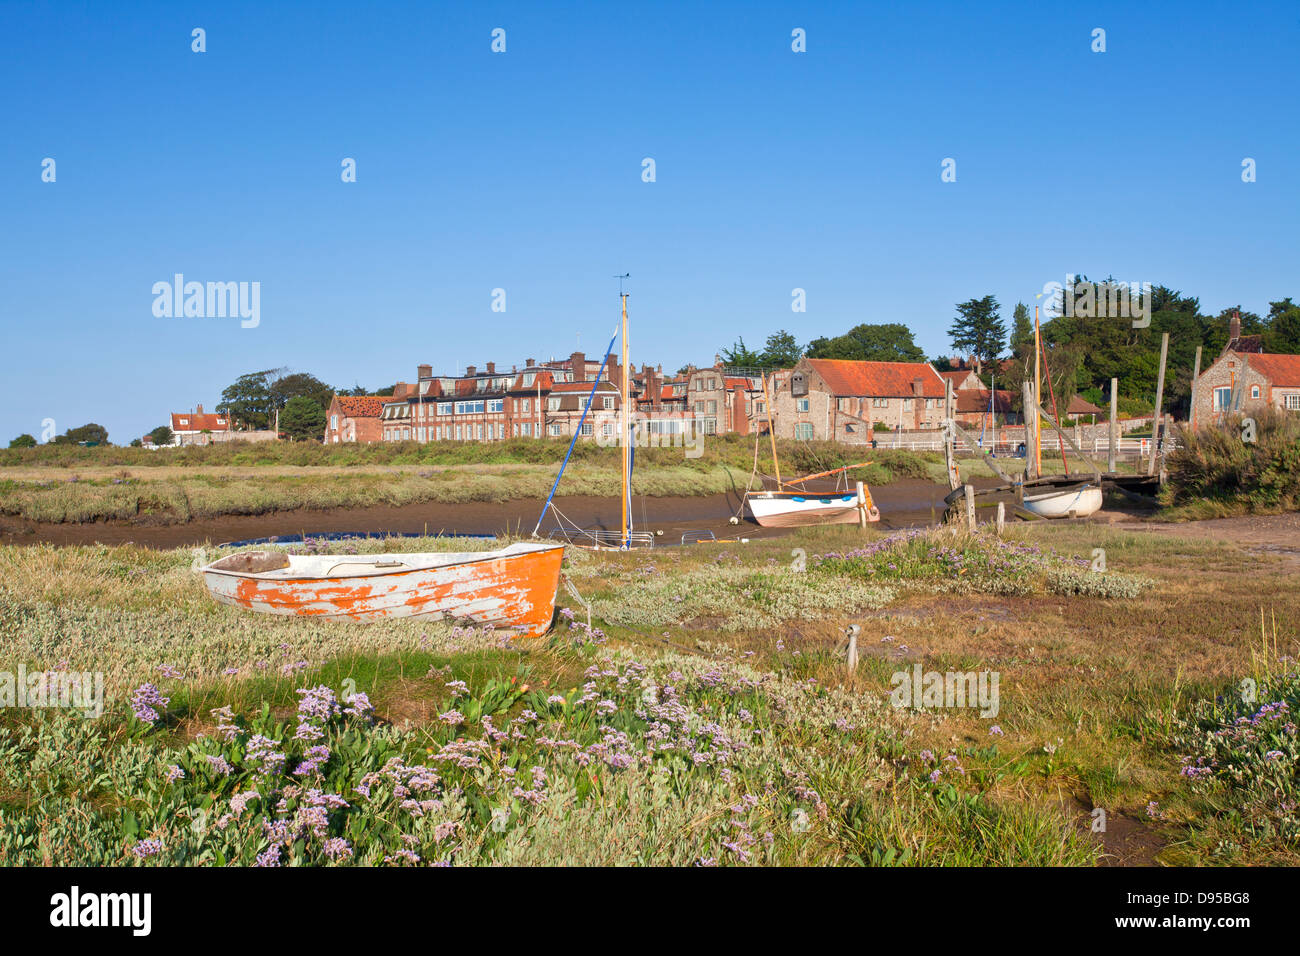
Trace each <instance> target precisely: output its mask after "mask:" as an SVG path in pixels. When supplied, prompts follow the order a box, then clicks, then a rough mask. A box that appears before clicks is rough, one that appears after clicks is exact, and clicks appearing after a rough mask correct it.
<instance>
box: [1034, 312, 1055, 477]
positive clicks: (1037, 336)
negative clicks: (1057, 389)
mask: <svg viewBox="0 0 1300 956" xmlns="http://www.w3.org/2000/svg"><path fill="white" fill-rule="evenodd" d="M1042 349H1043V346H1042V333H1041V332H1040V331H1039V326H1038V306H1034V408H1033V413H1034V465H1035V472H1034V474H1035V476H1036V477H1037V476H1039V475H1042V473H1043V431H1042V428H1043V421H1042V419H1041V418H1039V416H1038V405H1039V403H1041V402H1042V398H1041V396H1042V393H1043V383H1042V381H1041V379H1040V372H1039V367H1038V366H1039V362H1038V359H1039V356H1041V355H1042V354H1043V353H1042ZM1048 374H1051V373H1050V372H1049V373H1048Z"/></svg>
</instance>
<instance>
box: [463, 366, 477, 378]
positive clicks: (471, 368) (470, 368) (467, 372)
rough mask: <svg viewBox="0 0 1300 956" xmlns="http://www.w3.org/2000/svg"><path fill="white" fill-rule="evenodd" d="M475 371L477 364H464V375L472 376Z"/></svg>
mask: <svg viewBox="0 0 1300 956" xmlns="http://www.w3.org/2000/svg"><path fill="white" fill-rule="evenodd" d="M477 372H478V366H477V365H466V366H465V377H466V378H473V377H474V375H475V374H477Z"/></svg>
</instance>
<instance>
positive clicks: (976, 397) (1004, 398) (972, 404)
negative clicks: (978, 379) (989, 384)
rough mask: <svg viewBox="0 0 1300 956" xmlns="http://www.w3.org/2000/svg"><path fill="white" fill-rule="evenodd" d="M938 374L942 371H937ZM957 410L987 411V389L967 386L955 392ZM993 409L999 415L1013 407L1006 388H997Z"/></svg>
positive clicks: (1004, 413) (967, 411) (1011, 410)
mask: <svg viewBox="0 0 1300 956" xmlns="http://www.w3.org/2000/svg"><path fill="white" fill-rule="evenodd" d="M939 374H940V375H942V374H943V372H940V373H939ZM956 397H957V411H958V412H966V413H972V412H987V411H988V410H989V393H988V390H987V389H984V390H982V391H981V390H978V389H974V388H967V389H964V390H962V391H959V392H957V393H956ZM993 411H995V412H997V413H998V414H999V415H1006V414H1009V413H1011V412H1013V411H1015V408H1014V407H1013V405H1012V404H1011V393H1010V392H1008V391H1007V390H1006V389H1002V388H999V389H998V390H997V391H996V392H995V393H994V397H993Z"/></svg>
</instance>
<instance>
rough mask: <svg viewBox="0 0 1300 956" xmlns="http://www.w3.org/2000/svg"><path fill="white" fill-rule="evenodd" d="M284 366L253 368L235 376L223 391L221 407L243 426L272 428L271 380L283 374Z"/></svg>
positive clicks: (238, 424)
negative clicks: (281, 372)
mask: <svg viewBox="0 0 1300 956" xmlns="http://www.w3.org/2000/svg"><path fill="white" fill-rule="evenodd" d="M280 371H281V370H280V369H267V370H265V371H262V372H249V373H248V374H247V375H241V376H239V378H237V379H235V381H234V384H232V385H229V386H227V387H226V388H225V389H224V390H223V391H222V392H221V401H220V402H219V403H218V404H217V411H218V412H221V413H222V414H223V415H226V416H228V417H229V418H230V420H231V422H233V423H235V424H236V426H237V427H241V428H254V429H261V428H269V427H270V424H271V416H272V414H273V412H274V411H275V407H274V406H273V405H272V401H271V382H272V381H274V380H275V379H277V378H279V377H280Z"/></svg>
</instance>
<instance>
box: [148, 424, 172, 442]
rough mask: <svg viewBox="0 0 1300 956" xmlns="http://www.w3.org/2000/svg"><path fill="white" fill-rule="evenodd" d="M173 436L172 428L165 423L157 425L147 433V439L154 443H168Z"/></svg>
mask: <svg viewBox="0 0 1300 956" xmlns="http://www.w3.org/2000/svg"><path fill="white" fill-rule="evenodd" d="M173 437H174V436H173V435H172V430H171V429H170V428H168V427H167V426H166V425H159V426H158V427H157V428H155V429H154V430H153V431H151V432H150V433H149V440H150V441H151V442H153V443H154V444H155V445H170V444H171V443H172V438H173Z"/></svg>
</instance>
